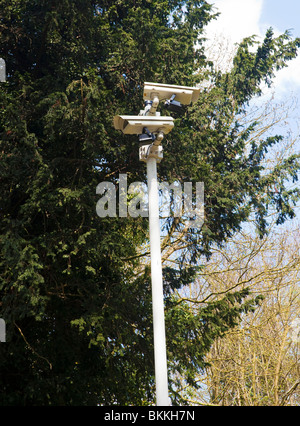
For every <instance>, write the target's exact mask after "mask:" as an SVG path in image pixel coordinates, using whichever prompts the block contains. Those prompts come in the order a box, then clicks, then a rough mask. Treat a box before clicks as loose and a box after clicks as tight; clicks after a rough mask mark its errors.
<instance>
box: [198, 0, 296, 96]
mask: <svg viewBox="0 0 300 426" xmlns="http://www.w3.org/2000/svg"><path fill="white" fill-rule="evenodd" d="M263 5H264V0H215V1H214V7H215V9H216V11H218V12H220V13H221V14H220V16H219V17H218V18H217V19H216V20H214V21H213V22H211V23H210V24H209V25H208V26H207V29H206V37H207V39H208V41H207V44H206V45H207V56H208V58H209V59H211V60H213V61H214V62H215V63H216V65H217V67H218V68H219V69H221V70H223V71H225V70H227V69H228V68H229V67H230V66H231V60H232V57H233V55H234V51H235V48H236V47H235V45H236V43H239V42H241V41H242V39H243V38H245V37H249V36H251V35H256V36H257V37H258V40H260V41H261V40H262V38H263V36H264V34H265V31H266V29H267V28H268V27H270V26H273V25H272V23H270V24H269V25H266V23H262V22H261V18H262V10H263ZM273 27H274V26H273ZM274 32H275V35H279V34H280V31H278V30H277V29H276V28H274ZM274 88H275V90H276V92H277V94H278V96H284V95H287V94H289V93H290V92H291V91H294V92H296V91H298V90H300V57H298V58H296V59H294V60H292V61H291V62H289V63H288V67H287V68H284V69H283V70H281V71H279V72H278V73H277V76H276V78H275V80H274V87H273V89H274Z"/></svg>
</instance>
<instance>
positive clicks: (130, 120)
mask: <svg viewBox="0 0 300 426" xmlns="http://www.w3.org/2000/svg"><path fill="white" fill-rule="evenodd" d="M114 127H115V129H116V130H121V131H122V132H123V133H124V134H125V135H141V134H143V133H145V131H144V130H145V128H146V129H147V131H148V132H149V133H153V134H160V133H163V134H167V133H169V132H170V131H171V130H172V129H173V127H174V119H173V117H161V116H151V115H117V116H115V117H114Z"/></svg>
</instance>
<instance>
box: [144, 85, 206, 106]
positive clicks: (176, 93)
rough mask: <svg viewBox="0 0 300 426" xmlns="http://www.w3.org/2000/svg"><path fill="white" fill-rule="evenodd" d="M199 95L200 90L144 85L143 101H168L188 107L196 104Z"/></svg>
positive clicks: (195, 88)
mask: <svg viewBox="0 0 300 426" xmlns="http://www.w3.org/2000/svg"><path fill="white" fill-rule="evenodd" d="M199 95H200V88H198V87H187V86H175V85H170V84H160V83H148V82H146V83H144V100H145V101H153V100H154V99H157V98H158V99H159V100H160V101H162V100H165V101H166V100H170V102H172V101H174V100H175V99H176V101H175V102H177V103H180V104H182V105H190V104H191V103H193V102H196V101H197V100H198V98H199Z"/></svg>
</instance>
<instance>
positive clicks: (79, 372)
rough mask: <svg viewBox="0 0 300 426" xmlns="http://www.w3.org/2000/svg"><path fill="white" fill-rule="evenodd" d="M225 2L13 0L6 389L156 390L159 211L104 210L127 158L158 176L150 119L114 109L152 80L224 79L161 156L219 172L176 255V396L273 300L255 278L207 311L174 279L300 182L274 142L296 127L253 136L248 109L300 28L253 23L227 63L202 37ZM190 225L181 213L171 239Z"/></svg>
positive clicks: (172, 328) (130, 167) (183, 166)
mask: <svg viewBox="0 0 300 426" xmlns="http://www.w3.org/2000/svg"><path fill="white" fill-rule="evenodd" d="M213 17H214V15H213V14H212V7H211V5H210V4H208V3H207V2H206V1H196V0H188V1H180V0H168V1H161V0H154V1H148V0H130V1H126V2H125V1H123V0H120V1H105V0H103V1H93V0H72V1H70V0H59V1H58V0H47V1H46V0H38V1H37V0H14V1H13V2H11V1H8V0H0V34H1V35H0V49H1V50H0V51H1V56H2V57H3V58H4V59H5V61H6V64H7V72H8V79H7V80H8V81H7V83H4V84H1V90H0V105H1V107H0V108H1V109H0V136H1V141H0V143H1V147H0V156H1V162H0V183H1V195H0V212H1V223H0V227H1V231H0V277H1V278H0V280H1V281H0V297H1V298H0V317H2V318H4V319H5V321H6V323H7V343H5V344H2V345H1V352H0V384H1V396H0V404H1V405H96V404H104V405H105V404H106V405H107V404H112V403H117V404H123V405H126V404H137V405H141V404H145V405H147V404H150V403H152V402H153V399H154V395H153V394H154V378H153V373H154V368H153V344H152V321H151V315H152V314H151V292H150V275H149V274H150V272H149V269H148V268H145V270H144V271H143V273H138V272H137V271H138V270H139V267H140V253H141V247H142V246H143V244H145V243H147V239H148V235H147V230H148V221H147V220H146V219H144V218H119V217H116V218H110V217H106V218H99V217H98V216H97V214H96V209H95V207H96V203H97V195H96V192H95V191H96V186H97V185H98V184H99V183H100V182H103V181H107V180H109V181H110V182H113V183H115V184H116V186H117V185H118V178H119V174H120V173H127V174H128V184H130V182H133V181H136V180H139V181H145V167H144V165H143V164H142V163H140V162H139V160H138V152H137V140H136V137H132V136H124V135H121V134H120V133H119V132H117V131H115V130H114V129H113V126H112V118H113V116H114V115H116V114H118V113H130V112H132V113H137V112H138V111H139V110H140V109H141V108H142V87H143V83H144V81H157V82H162V83H163V82H165V83H169V84H180V85H194V84H201V82H204V81H205V80H206V79H207V78H210V79H211V81H212V82H213V89H211V90H203V91H202V93H201V96H200V99H199V101H198V102H197V104H195V105H194V106H193V107H190V108H188V109H187V112H186V114H185V115H184V116H183V117H179V118H178V119H177V120H176V127H175V128H174V130H173V131H172V133H171V134H170V135H169V136H168V137H167V138H166V139H165V142H164V143H166V144H168V149H167V150H166V154H165V158H164V161H163V162H162V163H161V165H160V167H159V173H160V177H161V179H162V180H167V181H169V182H172V181H173V180H176V179H177V180H178V179H179V180H180V181H181V182H184V181H189V182H196V181H198V182H202V181H203V182H204V183H205V188H206V189H205V191H206V203H205V204H206V220H205V225H204V227H203V229H202V230H201V232H199V230H193V229H192V230H190V231H189V232H186V233H185V235H184V238H185V240H186V242H187V243H188V251H186V252H184V251H182V255H181V258H180V259H179V267H178V268H173V269H171V268H165V269H164V277H165V302H166V316H167V318H166V319H167V346H168V352H169V354H168V359H169V370H170V384H171V388H172V389H171V390H172V399H173V403H174V404H176V403H180V402H182V401H181V400H180V397H179V395H177V394H176V389H177V388H176V386H177V378H178V374H179V375H181V376H182V377H184V380H186V382H187V383H188V384H190V385H193V386H197V383H195V382H194V380H193V377H194V373H195V372H196V371H198V370H199V369H201V368H205V361H204V359H205V353H207V351H208V350H209V348H210V346H211V344H212V342H213V341H214V339H215V338H216V337H218V336H220V335H222V334H223V333H224V332H225V331H226V330H227V329H229V328H230V327H232V326H234V325H235V324H237V323H238V321H239V318H240V315H241V314H242V313H243V312H247V311H249V310H251V309H254V307H255V305H256V304H257V303H258V302H259V300H258V299H252V298H251V297H250V298H249V297H248V296H249V292H248V291H247V290H245V291H242V292H238V293H233V294H230V295H227V296H226V297H225V298H223V299H222V300H219V301H215V302H214V303H210V304H207V305H206V306H204V307H199V310H198V311H197V312H195V311H194V310H192V309H191V308H190V306H189V305H188V303H178V301H177V299H176V296H175V295H174V289H180V288H183V287H184V286H185V285H187V284H189V283H191V282H192V281H193V279H194V277H195V274H196V273H197V267H198V265H199V259H200V257H201V256H202V255H206V256H207V257H209V253H210V247H211V245H212V244H216V243H217V244H222V243H224V242H225V241H226V238H227V237H228V236H229V235H231V234H232V233H233V232H234V231H236V230H238V229H239V227H240V226H241V225H242V223H243V222H245V221H247V219H248V218H249V215H250V212H251V210H252V209H255V211H256V215H257V222H258V229H259V231H260V232H261V234H264V233H265V232H266V229H267V223H266V216H267V213H268V208H269V206H270V205H275V207H276V208H277V212H278V223H282V222H283V221H284V220H285V219H287V218H288V217H292V216H293V210H292V205H291V203H292V201H293V200H294V199H295V198H296V197H297V196H298V194H297V193H293V192H290V191H288V190H287V189H286V186H285V182H286V180H287V179H288V178H290V177H292V178H293V179H296V178H297V171H298V169H299V160H298V157H297V156H292V157H290V158H289V159H287V160H286V161H285V162H284V163H282V164H281V166H280V167H277V168H275V169H273V170H271V171H268V172H266V171H265V170H264V168H263V165H262V164H263V160H264V158H265V155H266V152H267V150H268V149H269V148H270V147H272V146H273V145H275V144H276V143H278V142H280V140H281V137H280V136H274V137H272V138H268V139H266V140H259V141H255V142H253V143H252V146H251V150H250V152H248V151H246V150H245V145H246V142H247V140H248V138H249V134H250V131H251V129H252V128H253V127H254V126H255V123H254V124H252V127H248V128H242V127H241V124H240V123H239V121H238V119H239V114H240V113H241V112H242V111H243V109H244V108H245V106H246V105H247V102H248V101H249V100H250V99H251V98H252V97H253V96H256V95H258V94H259V90H260V89H259V88H260V84H261V82H263V81H266V82H268V83H270V81H271V78H272V76H273V73H274V71H275V70H276V69H280V68H282V67H283V66H285V65H286V63H287V61H288V60H290V59H292V58H293V57H295V56H296V54H297V47H298V46H299V44H300V42H299V40H298V39H296V40H291V39H290V37H289V35H288V34H284V35H282V36H280V37H277V38H274V36H273V33H272V31H271V30H269V31H268V32H267V34H266V37H265V40H264V42H263V43H262V44H261V45H258V48H257V50H256V51H255V52H254V51H253V50H252V49H251V50H250V49H249V48H250V46H252V45H253V43H254V39H253V38H249V39H246V40H244V42H243V43H242V44H241V45H240V48H239V50H238V52H237V55H236V57H235V59H234V66H233V69H232V70H231V71H230V72H228V73H226V74H222V73H215V72H214V70H213V68H212V67H211V64H210V63H208V62H207V61H206V58H205V55H204V48H203V40H202V37H203V35H202V33H203V28H204V27H205V25H206V24H207V23H208V22H209V21H210V20H211V19H212V18H213ZM196 45H197V49H195V47H196ZM275 185H276V188H277V192H275V191H274V186H275ZM182 226H183V225H182V224H180V223H177V222H176V220H175V219H172V218H170V222H169V223H168V224H167V231H168V232H169V234H170V242H169V243H170V244H172V235H173V234H172V232H173V230H174V229H176V230H180V229H181V227H182ZM186 260H189V262H190V265H189V266H190V267H189V268H185V266H184V264H185V262H186Z"/></svg>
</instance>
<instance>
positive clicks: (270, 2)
mask: <svg viewBox="0 0 300 426" xmlns="http://www.w3.org/2000/svg"><path fill="white" fill-rule="evenodd" d="M240 1H243V0H240ZM261 21H262V22H267V23H268V24H271V25H274V26H275V27H276V28H278V29H279V30H280V31H285V30H286V29H291V28H293V29H294V30H295V31H294V35H295V37H300V1H299V0H285V1H282V0H264V1H263V7H262V16H261Z"/></svg>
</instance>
